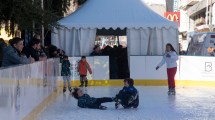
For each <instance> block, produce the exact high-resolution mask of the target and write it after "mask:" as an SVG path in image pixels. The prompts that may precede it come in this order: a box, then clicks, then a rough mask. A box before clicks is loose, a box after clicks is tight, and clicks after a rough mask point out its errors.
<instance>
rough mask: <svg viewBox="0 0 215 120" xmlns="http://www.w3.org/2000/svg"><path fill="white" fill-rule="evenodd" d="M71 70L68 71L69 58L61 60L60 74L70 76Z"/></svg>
mask: <svg viewBox="0 0 215 120" xmlns="http://www.w3.org/2000/svg"><path fill="white" fill-rule="evenodd" d="M70 75H71V71H70V62H69V60H66V61H65V60H63V62H62V70H61V76H70Z"/></svg>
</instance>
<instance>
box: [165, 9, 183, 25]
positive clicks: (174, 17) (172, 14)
mask: <svg viewBox="0 0 215 120" xmlns="http://www.w3.org/2000/svg"><path fill="white" fill-rule="evenodd" d="M164 16H165V17H166V18H167V19H169V20H171V21H174V22H178V26H180V12H165V13H164Z"/></svg>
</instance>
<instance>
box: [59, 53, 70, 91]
mask: <svg viewBox="0 0 215 120" xmlns="http://www.w3.org/2000/svg"><path fill="white" fill-rule="evenodd" d="M61 62H62V70H61V76H63V81H64V87H63V92H66V83H67V84H68V89H69V91H70V92H72V88H71V82H70V76H71V71H70V66H71V65H70V62H69V59H68V56H66V55H64V56H63V59H62V60H61Z"/></svg>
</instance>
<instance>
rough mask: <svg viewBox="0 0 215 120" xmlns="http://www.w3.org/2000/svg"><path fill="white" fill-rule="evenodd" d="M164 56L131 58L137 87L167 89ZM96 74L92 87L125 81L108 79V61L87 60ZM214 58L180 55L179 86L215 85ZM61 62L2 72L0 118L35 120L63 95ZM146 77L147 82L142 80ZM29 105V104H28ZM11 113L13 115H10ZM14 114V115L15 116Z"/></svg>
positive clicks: (91, 78) (74, 80) (76, 83)
mask: <svg viewBox="0 0 215 120" xmlns="http://www.w3.org/2000/svg"><path fill="white" fill-rule="evenodd" d="M77 59H80V58H79V57H76V58H70V60H71V62H73V63H74V64H72V67H71V71H72V73H73V76H72V77H71V79H72V86H73V87H74V86H79V84H80V83H79V80H78V79H79V76H78V74H77V71H76V70H77V69H76V67H77V66H76V65H77V61H78V60H77ZM161 59H162V57H161V56H131V57H130V69H131V77H132V78H133V79H134V80H135V85H136V86H140V85H142V86H166V85H167V80H166V79H167V78H166V68H165V66H164V67H162V68H161V69H159V70H158V71H156V70H155V67H156V65H157V63H159V61H160V60H161ZM87 60H88V62H89V63H90V64H91V67H92V69H93V74H92V75H91V76H88V78H89V87H90V86H123V80H110V79H109V58H108V57H88V58H87ZM214 65H215V57H191V56H180V57H179V61H178V72H177V75H176V85H177V86H215V69H214ZM59 76H60V63H59V59H49V60H47V61H42V62H36V63H33V64H28V65H22V66H16V67H11V68H6V69H0V78H1V79H0V88H1V89H0V98H4V99H1V104H4V106H2V107H1V109H4V110H5V112H1V113H0V116H1V117H2V118H5V119H10V120H21V119H25V120H33V119H36V117H37V116H38V115H39V113H41V112H42V111H43V110H44V109H45V108H46V107H47V106H48V105H49V104H50V103H51V102H52V101H54V100H55V99H56V98H57V96H58V95H59V94H61V93H62V86H63V80H62V79H61V78H60V79H59ZM143 78H144V79H143ZM29 103H30V104H29ZM8 111H10V112H8ZM13 115H15V116H13Z"/></svg>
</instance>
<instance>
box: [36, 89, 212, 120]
mask: <svg viewBox="0 0 215 120" xmlns="http://www.w3.org/2000/svg"><path fill="white" fill-rule="evenodd" d="M121 88H122V87H89V88H87V93H88V94H89V95H91V96H93V97H113V96H115V94H116V93H117V92H118V91H119V90H120V89H121ZM137 89H138V90H139V96H140V105H139V107H138V108H137V109H123V108H122V107H120V109H117V110H116V109H115V107H114V103H105V104H103V105H105V106H107V107H108V109H107V110H97V109H85V108H79V107H77V101H76V100H75V99H74V98H72V96H71V95H69V93H66V94H65V95H63V94H61V95H60V96H59V97H58V98H57V99H56V101H55V102H53V103H52V104H50V106H48V107H47V109H46V110H45V111H44V112H42V113H41V114H40V116H39V117H38V120H215V88H209V87H187V88H177V89H176V90H177V94H176V96H168V95H167V87H137Z"/></svg>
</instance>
